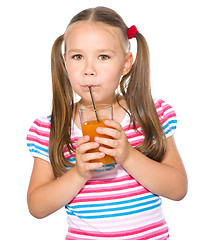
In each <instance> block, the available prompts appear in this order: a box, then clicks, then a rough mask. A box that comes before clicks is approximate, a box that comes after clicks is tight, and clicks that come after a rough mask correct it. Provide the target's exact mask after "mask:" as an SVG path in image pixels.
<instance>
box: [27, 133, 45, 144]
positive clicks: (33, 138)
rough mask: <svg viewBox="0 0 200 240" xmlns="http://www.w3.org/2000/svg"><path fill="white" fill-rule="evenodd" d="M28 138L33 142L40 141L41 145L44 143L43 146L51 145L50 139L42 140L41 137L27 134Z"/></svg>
mask: <svg viewBox="0 0 200 240" xmlns="http://www.w3.org/2000/svg"><path fill="white" fill-rule="evenodd" d="M27 140H28V141H32V142H36V143H39V144H41V145H43V146H46V147H48V146H49V142H48V141H45V140H41V139H39V138H37V137H33V136H31V135H27Z"/></svg>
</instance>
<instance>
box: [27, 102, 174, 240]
mask: <svg viewBox="0 0 200 240" xmlns="http://www.w3.org/2000/svg"><path fill="white" fill-rule="evenodd" d="M154 102H155V106H156V110H157V113H158V116H159V119H160V122H161V124H162V127H163V130H164V132H165V134H166V137H170V136H172V135H173V134H174V132H175V129H176V125H177V120H176V114H175V112H174V110H173V109H172V107H171V106H170V105H168V104H167V103H165V102H164V101H163V100H154ZM129 121H130V119H129V115H128V114H126V116H125V118H124V119H123V121H122V122H121V125H122V127H123V129H124V131H125V133H126V136H127V139H128V141H129V142H130V144H131V145H132V146H133V147H135V146H137V145H138V144H139V143H141V142H142V141H143V140H144V136H143V135H142V134H141V131H140V130H141V128H140V127H139V126H137V127H138V130H139V131H136V130H134V129H133V128H132V127H131V126H130V125H129ZM50 124H51V123H50V117H42V118H38V119H36V120H35V121H34V123H33V125H32V126H31V128H30V130H29V133H28V135H27V146H28V148H29V150H30V152H31V154H32V156H33V157H39V158H42V159H44V160H47V161H49V154H48V145H49V134H50ZM72 126H73V128H72V132H71V139H72V141H75V142H76V141H77V140H78V139H79V138H80V137H81V136H82V132H81V130H80V129H79V128H78V127H77V126H76V125H75V124H74V123H73V125H72ZM75 147H76V145H75ZM64 154H65V157H66V158H70V154H69V152H68V151H67V149H66V150H65V153H64ZM69 160H70V161H71V162H73V163H75V158H71V159H69ZM68 170H69V169H68ZM161 204H162V201H161V199H160V197H159V196H157V195H155V194H153V193H152V192H150V191H149V190H148V189H146V188H144V187H143V186H142V185H141V184H140V183H139V182H137V180H136V179H134V178H133V177H132V176H130V175H129V174H128V173H127V172H126V171H125V170H124V169H123V168H122V166H121V165H119V164H116V165H115V168H114V169H112V170H110V171H107V172H95V173H94V175H93V177H92V178H91V179H90V180H89V181H87V183H86V184H85V186H84V187H83V188H82V189H81V190H80V192H79V193H78V195H77V196H76V197H75V198H74V199H72V201H71V202H69V203H67V204H66V206H65V209H66V212H67V215H68V225H69V228H68V234H67V236H66V240H74V239H79V240H83V239H98V240H100V239H109V240H123V239H134V240H142V239H143V240H145V239H157V240H158V239H159V240H160V239H163V240H166V239H169V232H168V227H167V224H166V222H165V218H164V216H163V212H162V208H161Z"/></svg>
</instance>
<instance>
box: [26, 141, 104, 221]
mask: <svg viewBox="0 0 200 240" xmlns="http://www.w3.org/2000/svg"><path fill="white" fill-rule="evenodd" d="M88 141H89V138H87V137H84V138H80V139H79V141H78V142H77V149H76V165H75V167H73V168H72V169H71V170H69V171H68V172H66V173H65V174H64V175H63V176H61V177H60V178H58V179H56V178H55V176H54V174H53V169H52V166H51V164H50V163H49V162H47V161H44V160H42V159H40V158H35V159H34V166H33V171H32V175H31V179H30V184H29V189H28V194H27V202H28V207H29V211H30V213H31V214H32V215H33V216H34V217H36V218H43V217H46V216H48V215H50V214H51V213H53V212H55V211H57V210H58V209H60V208H61V207H63V206H65V205H66V204H68V203H69V202H70V201H71V200H72V199H73V198H74V197H75V196H76V195H77V194H78V192H79V191H80V190H81V188H82V187H83V186H84V185H85V183H86V182H87V180H89V179H90V178H91V177H92V175H93V172H92V170H93V169H95V168H98V167H101V163H89V162H88V161H90V160H91V159H95V158H101V157H102V156H104V154H100V153H86V151H87V150H88V149H91V148H96V147H97V146H98V144H96V145H95V143H88Z"/></svg>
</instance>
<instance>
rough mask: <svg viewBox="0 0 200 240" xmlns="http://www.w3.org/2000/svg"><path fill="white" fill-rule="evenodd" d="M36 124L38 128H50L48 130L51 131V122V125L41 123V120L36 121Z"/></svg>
mask: <svg viewBox="0 0 200 240" xmlns="http://www.w3.org/2000/svg"><path fill="white" fill-rule="evenodd" d="M34 123H35V124H36V125H37V126H38V127H43V128H48V129H50V127H51V124H50V122H49V123H46V122H42V121H40V120H39V119H36V120H35V121H34Z"/></svg>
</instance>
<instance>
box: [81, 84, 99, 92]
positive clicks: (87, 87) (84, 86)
mask: <svg viewBox="0 0 200 240" xmlns="http://www.w3.org/2000/svg"><path fill="white" fill-rule="evenodd" d="M89 86H90V87H91V89H95V88H96V87H98V85H83V88H84V89H85V90H88V91H89Z"/></svg>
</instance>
